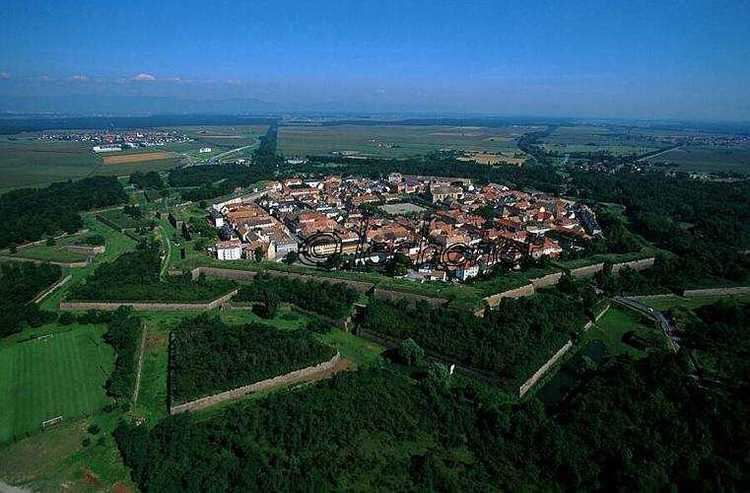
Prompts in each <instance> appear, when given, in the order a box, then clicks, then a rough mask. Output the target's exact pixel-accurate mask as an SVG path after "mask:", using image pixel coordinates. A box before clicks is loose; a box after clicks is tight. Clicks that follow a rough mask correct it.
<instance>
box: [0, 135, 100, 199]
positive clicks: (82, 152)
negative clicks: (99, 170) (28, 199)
mask: <svg viewBox="0 0 750 493" xmlns="http://www.w3.org/2000/svg"><path fill="white" fill-rule="evenodd" d="M100 164H101V159H100V158H99V157H98V156H97V155H95V154H94V153H93V152H91V148H90V146H88V145H83V144H78V143H75V142H41V141H38V140H35V139H33V138H30V137H18V138H16V140H14V137H0V192H7V191H8V190H11V189H13V188H19V187H38V186H43V185H48V184H50V183H52V182H56V181H65V180H68V179H76V178H83V177H85V176H87V175H88V174H89V173H91V172H92V171H93V170H94V169H95V168H96V167H97V166H99V165H100Z"/></svg>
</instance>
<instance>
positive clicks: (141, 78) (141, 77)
mask: <svg viewBox="0 0 750 493" xmlns="http://www.w3.org/2000/svg"><path fill="white" fill-rule="evenodd" d="M131 80H138V81H146V80H156V77H154V76H153V75H151V74H144V73H140V74H138V75H136V76H135V77H133V78H132V79H131Z"/></svg>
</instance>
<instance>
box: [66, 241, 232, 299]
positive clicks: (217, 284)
mask: <svg viewBox="0 0 750 493" xmlns="http://www.w3.org/2000/svg"><path fill="white" fill-rule="evenodd" d="M160 255H161V251H160V249H159V246H158V244H156V243H148V242H142V243H140V244H139V245H138V247H137V249H136V250H135V251H133V252H127V253H124V254H122V255H120V256H119V257H118V258H117V259H115V260H114V261H112V262H108V263H105V264H102V265H100V266H99V267H97V268H96V270H95V271H94V273H93V274H91V275H90V276H89V277H87V278H86V280H85V282H83V283H81V284H78V285H77V286H75V287H74V288H73V289H72V290H71V294H70V299H74V300H89V301H162V302H174V303H191V302H204V301H212V300H214V299H216V298H218V297H220V296H222V295H224V294H227V293H228V292H229V291H231V289H232V288H233V287H234V284H233V283H232V282H231V281H224V280H208V279H206V278H205V277H203V276H201V277H200V278H198V279H197V280H195V281H193V280H192V277H191V275H190V274H189V273H188V274H184V275H180V276H165V278H164V279H161V278H160V276H159V272H160V270H161V257H160Z"/></svg>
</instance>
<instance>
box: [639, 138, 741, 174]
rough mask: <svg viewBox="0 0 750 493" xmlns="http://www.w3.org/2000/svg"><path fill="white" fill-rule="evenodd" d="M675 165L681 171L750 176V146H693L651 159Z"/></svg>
mask: <svg viewBox="0 0 750 493" xmlns="http://www.w3.org/2000/svg"><path fill="white" fill-rule="evenodd" d="M649 161H651V162H663V163H674V164H676V165H677V166H678V169H679V170H684V171H705V172H711V173H718V172H735V173H743V174H750V144H747V145H733V146H729V145H700V146H698V145H693V146H685V147H680V148H677V149H673V150H671V151H669V152H665V153H664V154H660V155H658V156H655V157H654V158H653V159H650V160H649Z"/></svg>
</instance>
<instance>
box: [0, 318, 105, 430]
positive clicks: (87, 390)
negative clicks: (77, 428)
mask: <svg viewBox="0 0 750 493" xmlns="http://www.w3.org/2000/svg"><path fill="white" fill-rule="evenodd" d="M105 330H106V329H105V328H104V327H101V326H94V325H77V324H73V325H70V326H62V325H57V324H53V325H49V326H43V327H40V328H39V329H34V330H32V331H24V332H22V333H20V334H17V335H16V336H13V337H10V338H7V339H6V340H5V341H3V343H2V345H1V346H0V408H2V409H3V412H2V413H0V442H9V441H11V440H13V439H16V438H20V437H22V436H24V435H26V434H31V433H35V432H37V431H39V430H40V429H41V424H42V421H44V420H48V419H51V418H54V417H57V416H63V418H64V419H68V420H70V419H75V418H77V417H80V416H85V415H91V414H93V413H96V412H98V411H99V410H100V409H101V408H102V407H103V406H104V405H105V404H107V402H108V401H109V400H108V398H107V396H106V394H105V391H104V387H103V386H104V383H105V381H106V380H107V377H108V376H109V374H110V372H111V370H112V365H113V361H114V355H113V351H112V348H111V347H110V346H109V345H107V344H106V343H104V341H103V340H102V334H103V333H104V332H105Z"/></svg>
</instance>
